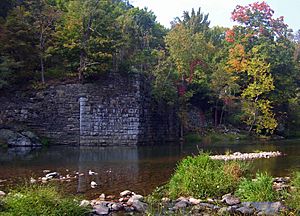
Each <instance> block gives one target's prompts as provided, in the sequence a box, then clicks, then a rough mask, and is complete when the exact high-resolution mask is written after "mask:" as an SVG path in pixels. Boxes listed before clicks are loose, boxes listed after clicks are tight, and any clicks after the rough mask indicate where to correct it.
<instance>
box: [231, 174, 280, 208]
mask: <svg viewBox="0 0 300 216" xmlns="http://www.w3.org/2000/svg"><path fill="white" fill-rule="evenodd" d="M236 195H237V196H238V197H240V198H241V199H242V200H243V201H249V202H263V201H274V200H276V198H277V197H278V195H277V193H276V192H275V191H274V190H273V178H272V176H270V175H268V174H267V173H257V174H256V179H254V180H249V179H246V178H244V179H243V180H242V181H241V182H240V184H239V187H238V189H237V191H236Z"/></svg>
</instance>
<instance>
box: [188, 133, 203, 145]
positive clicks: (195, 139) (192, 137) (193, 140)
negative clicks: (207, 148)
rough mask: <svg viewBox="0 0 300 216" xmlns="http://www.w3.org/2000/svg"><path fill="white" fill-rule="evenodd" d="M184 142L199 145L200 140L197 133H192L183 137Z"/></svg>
mask: <svg viewBox="0 0 300 216" xmlns="http://www.w3.org/2000/svg"><path fill="white" fill-rule="evenodd" d="M184 140H185V142H186V143H199V142H201V141H202V138H201V136H200V135H199V134H197V133H192V134H187V135H186V136H185V137H184Z"/></svg>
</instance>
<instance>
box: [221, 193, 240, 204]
mask: <svg viewBox="0 0 300 216" xmlns="http://www.w3.org/2000/svg"><path fill="white" fill-rule="evenodd" d="M222 202H225V203H226V204H227V205H230V206H232V205H237V204H240V203H241V200H240V199H239V198H237V197H235V196H233V195H231V194H226V195H224V196H222Z"/></svg>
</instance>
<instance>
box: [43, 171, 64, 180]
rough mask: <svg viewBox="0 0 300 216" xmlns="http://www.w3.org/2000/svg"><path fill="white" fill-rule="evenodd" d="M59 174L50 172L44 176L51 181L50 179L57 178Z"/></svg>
mask: <svg viewBox="0 0 300 216" xmlns="http://www.w3.org/2000/svg"><path fill="white" fill-rule="evenodd" d="M59 176H60V174H59V173H58V172H51V173H48V174H46V176H45V177H46V178H47V179H52V178H59Z"/></svg>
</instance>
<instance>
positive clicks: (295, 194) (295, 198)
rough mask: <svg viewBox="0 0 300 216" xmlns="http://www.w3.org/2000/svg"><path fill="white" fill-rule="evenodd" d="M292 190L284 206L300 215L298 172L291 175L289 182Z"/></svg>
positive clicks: (299, 180) (299, 177) (299, 176)
mask: <svg viewBox="0 0 300 216" xmlns="http://www.w3.org/2000/svg"><path fill="white" fill-rule="evenodd" d="M291 186H292V189H291V191H290V194H289V196H288V198H287V200H286V204H287V205H288V206H289V207H290V208H292V209H294V210H296V213H298V214H299V213H300V172H299V171H298V172H295V173H293V175H292V180H291Z"/></svg>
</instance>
